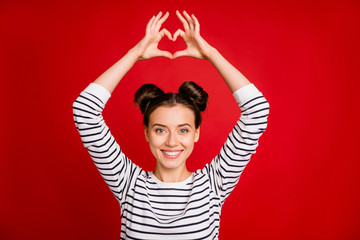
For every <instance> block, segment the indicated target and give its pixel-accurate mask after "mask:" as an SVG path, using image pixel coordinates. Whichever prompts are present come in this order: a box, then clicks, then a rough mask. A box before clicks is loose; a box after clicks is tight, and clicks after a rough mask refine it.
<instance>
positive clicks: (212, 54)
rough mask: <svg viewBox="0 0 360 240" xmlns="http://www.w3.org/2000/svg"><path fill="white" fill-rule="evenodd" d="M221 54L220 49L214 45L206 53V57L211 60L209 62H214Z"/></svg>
mask: <svg viewBox="0 0 360 240" xmlns="http://www.w3.org/2000/svg"><path fill="white" fill-rule="evenodd" d="M219 55H220V53H219V51H218V50H217V49H216V48H214V47H210V48H209V51H208V52H207V53H206V55H205V58H206V59H207V60H208V61H209V62H213V61H214V60H215V59H216V58H218V56H219Z"/></svg>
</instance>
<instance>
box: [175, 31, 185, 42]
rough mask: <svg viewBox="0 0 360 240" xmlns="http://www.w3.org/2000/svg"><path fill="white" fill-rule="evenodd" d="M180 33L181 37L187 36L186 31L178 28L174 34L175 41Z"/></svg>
mask: <svg viewBox="0 0 360 240" xmlns="http://www.w3.org/2000/svg"><path fill="white" fill-rule="evenodd" d="M179 35H180V37H182V38H184V37H185V32H184V31H183V30H181V29H178V30H177V31H176V32H175V33H174V35H173V41H174V42H175V41H176V39H177V37H178V36H179Z"/></svg>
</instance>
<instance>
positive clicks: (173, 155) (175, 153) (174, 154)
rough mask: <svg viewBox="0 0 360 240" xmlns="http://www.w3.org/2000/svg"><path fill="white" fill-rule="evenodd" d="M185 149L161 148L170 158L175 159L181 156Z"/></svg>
mask: <svg viewBox="0 0 360 240" xmlns="http://www.w3.org/2000/svg"><path fill="white" fill-rule="evenodd" d="M182 151H183V150H178V151H166V150H161V152H162V153H163V155H164V156H165V157H166V158H170V159H175V158H177V157H179V155H180V154H181V152H182Z"/></svg>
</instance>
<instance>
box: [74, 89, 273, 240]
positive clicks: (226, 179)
mask: <svg viewBox="0 0 360 240" xmlns="http://www.w3.org/2000/svg"><path fill="white" fill-rule="evenodd" d="M233 95H234V97H235V99H236V101H237V103H238V104H239V106H240V109H241V117H240V119H239V120H238V121H237V124H236V125H235V127H234V129H233V131H232V132H231V133H230V134H229V136H228V138H227V140H226V142H225V144H224V145H223V147H222V149H221V151H220V153H219V154H218V155H217V156H216V157H215V158H214V159H213V160H212V161H211V162H210V163H209V164H206V166H205V167H204V168H203V169H200V170H197V171H195V172H194V173H192V175H191V176H190V177H189V178H188V179H186V180H185V181H183V182H176V183H164V182H161V181H160V180H158V179H157V178H156V177H155V176H154V174H153V173H152V172H146V171H144V170H142V169H141V168H140V167H138V166H136V165H135V164H133V163H132V162H131V160H130V159H128V158H127V157H126V156H125V155H124V153H123V152H122V150H121V148H120V146H119V145H118V144H117V142H116V141H115V139H114V137H113V136H112V135H111V133H110V130H109V128H108V127H107V125H106V124H105V122H104V120H103V117H102V110H103V108H104V107H105V104H106V102H107V100H108V99H109V98H110V93H109V92H108V91H107V90H106V89H105V88H103V87H102V86H100V85H98V84H95V83H91V84H90V85H89V86H88V87H87V88H86V89H85V90H84V91H83V92H82V93H81V94H80V96H79V97H78V98H77V99H76V100H75V102H74V104H73V114H74V121H75V125H76V127H77V129H78V130H79V133H80V136H81V139H82V141H83V144H84V146H85V147H86V148H87V149H88V151H89V154H90V156H91V158H92V159H93V161H94V163H95V165H96V167H97V168H98V170H99V172H100V174H101V175H102V177H103V178H104V180H105V182H106V183H107V185H108V186H109V188H110V190H111V191H112V193H113V194H114V196H115V197H116V198H117V200H118V201H119V204H120V207H121V236H120V239H146V240H149V239H167V240H169V239H179V240H180V239H181V240H185V239H218V233H219V225H220V213H221V207H222V205H223V203H224V201H225V199H226V198H227V197H228V196H229V194H230V193H231V191H232V190H233V189H234V187H235V186H236V184H237V182H238V181H239V177H240V175H241V173H242V171H243V170H244V168H245V166H246V164H247V163H248V162H249V160H250V157H251V155H252V154H253V153H255V149H256V147H257V145H258V139H259V137H260V136H261V134H262V133H263V132H264V131H265V129H266V126H267V116H268V114H269V104H268V102H267V101H266V99H265V98H264V97H263V95H262V94H261V93H260V92H259V91H258V90H257V88H256V87H255V86H254V85H253V84H250V85H247V86H245V87H242V88H240V89H239V90H237V91H236V92H235V93H234V94H233Z"/></svg>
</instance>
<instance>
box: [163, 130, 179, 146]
mask: <svg viewBox="0 0 360 240" xmlns="http://www.w3.org/2000/svg"><path fill="white" fill-rule="evenodd" d="M165 144H166V146H168V147H176V146H177V145H178V139H177V136H176V134H175V133H172V132H170V133H169V134H168V136H167V138H166V142H165Z"/></svg>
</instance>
